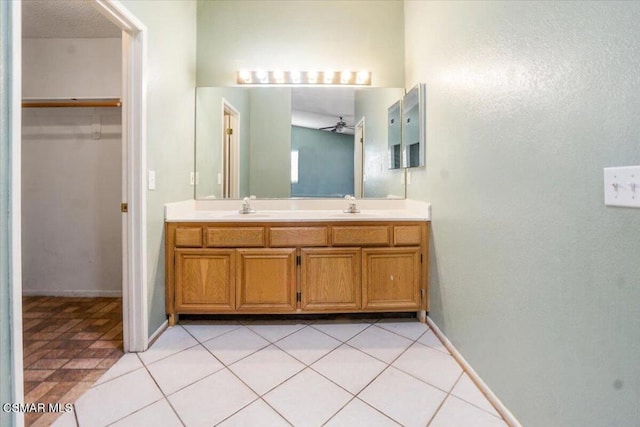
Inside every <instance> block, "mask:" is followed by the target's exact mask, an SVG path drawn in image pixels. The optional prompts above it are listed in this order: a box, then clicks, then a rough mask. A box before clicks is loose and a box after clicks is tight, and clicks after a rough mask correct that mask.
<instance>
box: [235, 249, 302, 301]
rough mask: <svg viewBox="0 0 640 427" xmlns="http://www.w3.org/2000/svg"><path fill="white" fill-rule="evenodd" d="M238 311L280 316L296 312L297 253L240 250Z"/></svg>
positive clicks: (286, 250)
mask: <svg viewBox="0 0 640 427" xmlns="http://www.w3.org/2000/svg"><path fill="white" fill-rule="evenodd" d="M237 255H238V262H237V265H238V267H237V274H236V279H237V282H236V310H237V311H238V312H243V313H265V312H268V313H280V312H293V311H295V310H296V289H297V286H296V250H295V249H238V250H237Z"/></svg>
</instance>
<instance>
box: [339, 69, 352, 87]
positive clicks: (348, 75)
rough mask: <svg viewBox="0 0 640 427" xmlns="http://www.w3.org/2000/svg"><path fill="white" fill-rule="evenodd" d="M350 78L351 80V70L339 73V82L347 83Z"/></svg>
mask: <svg viewBox="0 0 640 427" xmlns="http://www.w3.org/2000/svg"><path fill="white" fill-rule="evenodd" d="M350 80H351V71H349V70H344V71H343V72H342V73H340V83H342V84H347V83H349V81H350Z"/></svg>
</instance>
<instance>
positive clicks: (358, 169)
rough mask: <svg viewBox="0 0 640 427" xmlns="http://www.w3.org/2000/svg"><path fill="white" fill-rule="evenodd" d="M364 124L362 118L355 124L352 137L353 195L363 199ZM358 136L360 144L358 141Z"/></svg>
mask: <svg viewBox="0 0 640 427" xmlns="http://www.w3.org/2000/svg"><path fill="white" fill-rule="evenodd" d="M364 124H365V121H364V117H362V118H361V119H360V121H359V122H358V123H357V124H356V128H355V133H354V135H353V156H354V159H353V173H354V178H353V195H354V196H355V197H356V198H361V197H364V173H365V170H364V143H365V140H366V136H365V126H364ZM358 134H360V138H361V139H362V142H360V141H358Z"/></svg>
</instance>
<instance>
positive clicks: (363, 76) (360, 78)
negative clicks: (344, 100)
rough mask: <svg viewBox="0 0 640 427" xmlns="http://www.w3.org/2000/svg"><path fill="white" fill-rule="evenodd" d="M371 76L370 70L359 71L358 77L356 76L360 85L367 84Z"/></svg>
mask: <svg viewBox="0 0 640 427" xmlns="http://www.w3.org/2000/svg"><path fill="white" fill-rule="evenodd" d="M368 78H369V72H368V71H364V70H363V71H358V77H357V78H356V83H357V84H359V85H362V84H365V83H366V81H367V79H368Z"/></svg>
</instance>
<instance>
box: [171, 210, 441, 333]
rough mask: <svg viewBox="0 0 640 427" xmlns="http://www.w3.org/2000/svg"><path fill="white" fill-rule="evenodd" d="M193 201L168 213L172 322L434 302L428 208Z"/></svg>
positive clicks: (409, 307) (411, 307)
mask: <svg viewBox="0 0 640 427" xmlns="http://www.w3.org/2000/svg"><path fill="white" fill-rule="evenodd" d="M308 202H313V201H308ZM192 203H193V207H192V208H185V206H184V205H183V206H181V207H179V208H175V206H173V207H172V206H169V205H168V206H169V208H168V209H167V211H166V214H165V217H166V223H165V227H166V228H165V232H166V234H165V243H166V311H167V314H168V315H169V324H170V325H174V324H175V323H176V322H177V320H178V316H179V315H180V314H305V313H358V312H407V311H415V312H417V313H418V314H419V315H420V314H422V315H423V316H424V313H425V311H426V310H427V307H428V300H427V297H428V292H427V283H428V282H427V278H428V269H427V259H428V256H427V255H428V254H427V251H428V233H429V218H428V207H426V208H425V207H422V209H417V210H415V211H419V210H422V211H423V212H422V213H416V212H415V211H412V210H408V209H405V208H401V209H398V207H399V206H400V207H401V206H402V205H404V204H405V201H404V200H400V201H394V202H392V206H391V207H392V208H394V207H395V209H369V210H366V209H363V210H362V211H361V212H360V213H356V214H350V213H342V211H341V210H339V209H335V210H319V209H282V210H264V209H258V210H257V213H251V214H246V215H243V214H239V213H238V211H237V209H236V210H231V209H228V208H226V207H227V206H225V203H224V202H223V203H222V205H220V204H217V205H216V206H217V207H218V208H220V209H216V210H211V209H207V208H203V207H202V206H200V209H198V207H197V206H196V205H197V201H192ZM401 204H402V205H401ZM174 205H177V204H174ZM201 205H202V204H201ZM226 205H228V206H230V205H229V202H226ZM236 205H237V201H236ZM325 205H326V202H325ZM340 206H342V205H340ZM425 206H428V205H426V204H425Z"/></svg>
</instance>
